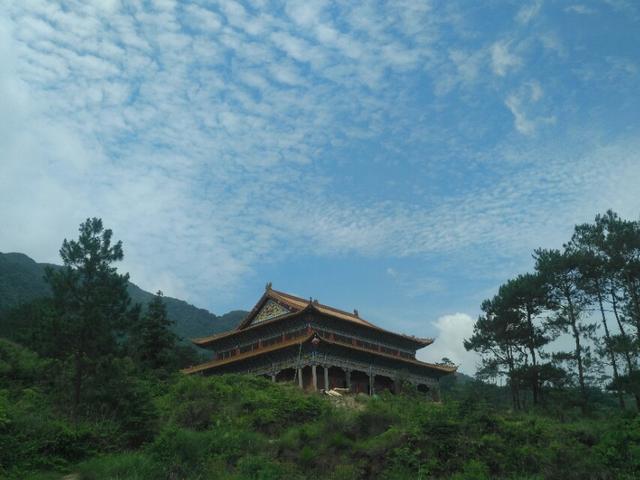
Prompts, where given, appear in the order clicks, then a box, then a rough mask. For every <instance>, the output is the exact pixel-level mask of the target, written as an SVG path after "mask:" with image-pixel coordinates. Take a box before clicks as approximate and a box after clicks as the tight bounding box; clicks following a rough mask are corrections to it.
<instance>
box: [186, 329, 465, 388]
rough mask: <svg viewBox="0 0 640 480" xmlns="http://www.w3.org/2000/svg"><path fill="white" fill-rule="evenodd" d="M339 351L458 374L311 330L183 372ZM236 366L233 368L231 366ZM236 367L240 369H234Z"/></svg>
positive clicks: (221, 369) (436, 372)
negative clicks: (296, 355) (298, 335)
mask: <svg viewBox="0 0 640 480" xmlns="http://www.w3.org/2000/svg"><path fill="white" fill-rule="evenodd" d="M335 349H338V350H339V351H340V355H341V357H354V358H356V357H357V358H367V359H368V361H369V363H380V362H383V363H385V364H394V365H397V369H398V370H402V369H403V368H411V369H412V370H416V369H418V370H421V371H424V373H425V374H428V375H431V376H437V377H440V376H443V375H448V374H451V373H454V372H455V371H456V367H453V366H448V365H437V364H431V363H426V362H421V361H420V360H417V359H415V358H406V357H401V356H397V355H392V354H388V353H385V352H383V351H372V350H370V349H367V348H362V347H358V346H357V345H353V344H351V343H346V342H343V341H340V340H338V339H335V338H331V337H328V336H327V335H323V334H322V332H317V331H314V330H309V331H308V332H305V334H304V335H303V336H300V337H298V338H291V339H288V340H285V341H282V342H280V343H277V344H273V345H268V346H263V347H261V348H257V349H252V350H249V351H245V352H236V353H235V355H231V356H228V357H226V358H217V359H214V360H211V361H209V362H205V363H203V364H200V365H195V366H193V367H190V368H186V369H184V370H183V372H184V373H186V374H193V373H212V374H213V373H224V372H226V371H233V370H236V369H237V370H238V371H241V370H243V369H244V370H248V369H247V368H245V366H246V364H249V363H256V362H257V363H268V362H269V361H272V360H274V359H275V358H276V357H278V358H283V357H291V356H292V355H293V356H295V354H296V352H297V353H298V355H302V354H303V351H304V354H305V355H308V354H314V355H317V356H318V358H322V355H323V354H325V355H326V354H327V352H328V351H329V350H335ZM231 366H233V367H231ZM234 367H236V368H234Z"/></svg>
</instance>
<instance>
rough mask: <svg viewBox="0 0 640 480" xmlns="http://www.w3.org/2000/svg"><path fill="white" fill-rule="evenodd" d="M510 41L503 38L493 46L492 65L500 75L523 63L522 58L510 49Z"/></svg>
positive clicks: (494, 70)
mask: <svg viewBox="0 0 640 480" xmlns="http://www.w3.org/2000/svg"><path fill="white" fill-rule="evenodd" d="M510 48H511V44H510V42H507V41H504V40H501V41H498V42H495V43H494V44H493V45H492V46H491V67H492V68H493V72H494V73H495V74H496V75H498V76H501V77H503V76H505V75H506V74H507V73H509V71H510V70H514V69H516V68H517V67H519V66H520V65H522V59H521V58H520V57H518V56H517V55H515V54H514V53H512V52H511V51H510Z"/></svg>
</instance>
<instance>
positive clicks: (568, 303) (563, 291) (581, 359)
mask: <svg viewBox="0 0 640 480" xmlns="http://www.w3.org/2000/svg"><path fill="white" fill-rule="evenodd" d="M534 258H535V260H536V271H537V272H538V273H539V274H540V275H541V277H542V278H543V279H544V281H545V284H546V288H547V292H548V299H549V301H550V304H551V305H553V308H554V310H555V318H554V325H555V326H556V327H557V328H558V329H559V330H560V331H563V332H566V331H569V332H570V333H571V335H572V337H573V341H574V344H575V347H574V350H573V352H572V353H570V354H565V355H556V357H557V358H562V359H563V360H568V361H570V362H575V365H576V367H577V373H578V385H579V387H580V394H581V406H582V410H583V411H584V410H586V406H587V369H588V368H589V366H590V363H591V355H590V349H589V347H588V346H585V340H587V339H591V338H592V337H593V334H594V332H595V328H596V326H595V325H594V324H592V323H585V322H584V321H583V319H582V315H583V313H584V311H585V308H586V306H587V304H588V298H587V296H586V295H585V293H584V291H583V290H582V289H581V288H580V286H581V282H582V272H581V270H580V265H581V263H582V261H583V258H582V257H581V255H580V254H579V253H577V252H573V251H570V250H568V249H566V248H565V250H564V251H562V252H561V251H559V250H555V249H552V250H544V249H538V250H536V251H535V255H534Z"/></svg>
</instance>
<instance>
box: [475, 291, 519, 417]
mask: <svg viewBox="0 0 640 480" xmlns="http://www.w3.org/2000/svg"><path fill="white" fill-rule="evenodd" d="M482 311H483V312H484V313H483V315H480V317H479V318H478V320H477V321H476V323H475V324H474V326H473V335H472V336H471V337H470V338H469V339H465V340H464V348H465V349H467V350H473V351H476V352H478V353H480V354H481V356H482V357H481V358H482V366H481V368H480V369H479V371H478V376H479V377H495V376H505V377H506V378H507V380H508V382H509V387H510V390H511V400H512V403H513V408H515V409H519V408H520V407H521V402H520V393H519V385H520V378H519V375H518V374H519V366H520V363H521V361H522V358H523V352H522V350H521V348H520V345H519V344H518V339H519V338H520V337H521V332H520V329H521V324H520V322H519V320H518V317H517V315H516V314H515V313H514V312H513V311H512V310H510V309H508V308H504V302H503V301H502V298H501V297H500V295H499V294H498V295H496V296H495V297H494V298H493V299H491V300H485V301H484V302H483V303H482Z"/></svg>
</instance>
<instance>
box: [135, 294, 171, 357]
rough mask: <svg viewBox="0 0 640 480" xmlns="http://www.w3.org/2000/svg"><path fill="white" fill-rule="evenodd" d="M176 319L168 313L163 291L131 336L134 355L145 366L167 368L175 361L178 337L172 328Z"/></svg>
mask: <svg viewBox="0 0 640 480" xmlns="http://www.w3.org/2000/svg"><path fill="white" fill-rule="evenodd" d="M173 324H174V321H173V320H171V319H170V318H169V316H168V315H167V307H166V305H165V303H164V300H163V295H162V292H161V291H158V293H157V294H156V296H155V297H154V298H153V300H152V301H151V302H150V303H149V306H148V308H147V312H146V313H145V314H144V315H143V316H142V318H141V319H140V321H138V322H137V324H136V325H135V327H134V329H133V332H132V336H131V340H130V343H131V348H132V356H133V357H135V358H136V359H137V360H138V361H139V362H140V363H141V364H142V365H143V366H144V367H145V368H149V369H152V370H160V369H166V368H168V367H169V366H170V365H171V364H172V363H173V358H172V356H173V352H174V349H175V346H176V341H177V337H176V335H175V334H174V333H173V332H172V331H171V330H170V327H171V326H172V325H173Z"/></svg>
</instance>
